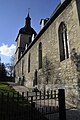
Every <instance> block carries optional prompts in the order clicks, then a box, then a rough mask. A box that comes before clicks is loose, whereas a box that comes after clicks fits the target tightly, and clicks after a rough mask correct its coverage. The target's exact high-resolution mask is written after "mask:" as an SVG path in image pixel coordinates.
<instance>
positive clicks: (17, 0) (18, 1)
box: [0, 0, 60, 63]
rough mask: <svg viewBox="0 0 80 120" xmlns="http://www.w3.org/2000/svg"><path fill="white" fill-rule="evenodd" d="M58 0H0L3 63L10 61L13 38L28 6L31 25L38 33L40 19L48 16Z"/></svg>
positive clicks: (13, 49) (0, 48)
mask: <svg viewBox="0 0 80 120" xmlns="http://www.w3.org/2000/svg"><path fill="white" fill-rule="evenodd" d="M59 3H60V0H0V56H1V60H2V62H4V63H7V62H10V57H11V56H12V54H14V52H15V48H16V47H15V45H16V42H15V39H16V37H17V34H18V31H19V29H20V28H21V27H23V26H24V24H25V18H26V16H27V14H28V8H30V10H29V11H30V17H31V26H32V27H33V28H34V29H35V31H36V32H37V33H38V32H39V31H40V24H39V23H40V19H41V18H47V17H50V16H51V14H52V13H53V11H54V10H55V8H56V7H57V5H58V4H59Z"/></svg>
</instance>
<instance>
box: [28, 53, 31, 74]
mask: <svg viewBox="0 0 80 120" xmlns="http://www.w3.org/2000/svg"><path fill="white" fill-rule="evenodd" d="M30 56H31V55H30V53H29V56H28V73H29V72H30Z"/></svg>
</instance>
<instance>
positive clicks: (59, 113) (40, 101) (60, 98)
mask: <svg viewBox="0 0 80 120" xmlns="http://www.w3.org/2000/svg"><path fill="white" fill-rule="evenodd" d="M27 100H28V101H29V102H30V103H31V105H32V107H33V108H36V109H37V110H38V111H39V112H40V113H41V114H43V115H44V116H45V117H46V118H48V119H49V120H55V119H56V120H66V112H65V91H64V89H59V90H54V91H47V92H46V91H44V92H41V91H40V92H31V93H30V92H29V93H27Z"/></svg>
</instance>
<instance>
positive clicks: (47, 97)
mask: <svg viewBox="0 0 80 120" xmlns="http://www.w3.org/2000/svg"><path fill="white" fill-rule="evenodd" d="M62 101H63V102H62ZM60 116H61V117H60ZM65 116H66V115H65V94H64V90H63V89H62V90H56V91H47V92H46V91H44V92H41V91H40V92H27V93H24V92H22V94H19V92H16V93H14V92H12V93H10V92H9V93H6V92H5V93H3V92H0V120H13V119H15V120H32V119H33V120H47V119H50V120H55V119H57V120H66V117H65ZM62 117H64V118H62Z"/></svg>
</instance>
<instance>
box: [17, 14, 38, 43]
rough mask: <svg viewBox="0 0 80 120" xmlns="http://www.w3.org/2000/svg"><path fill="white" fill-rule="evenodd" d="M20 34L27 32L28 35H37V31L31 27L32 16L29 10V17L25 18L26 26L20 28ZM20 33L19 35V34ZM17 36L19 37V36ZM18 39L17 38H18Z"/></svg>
mask: <svg viewBox="0 0 80 120" xmlns="http://www.w3.org/2000/svg"><path fill="white" fill-rule="evenodd" d="M19 34H26V35H31V36H32V35H33V34H34V36H36V35H37V33H36V31H35V30H34V29H33V28H32V27H31V18H30V15H29V12H28V15H27V17H26V18H25V26H24V27H22V28H21V29H20V30H19ZM19 34H18V36H19ZM18 36H17V38H18ZM16 41H17V39H16Z"/></svg>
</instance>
